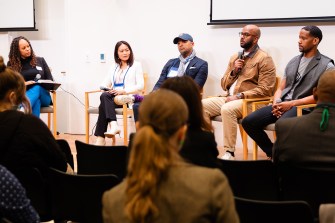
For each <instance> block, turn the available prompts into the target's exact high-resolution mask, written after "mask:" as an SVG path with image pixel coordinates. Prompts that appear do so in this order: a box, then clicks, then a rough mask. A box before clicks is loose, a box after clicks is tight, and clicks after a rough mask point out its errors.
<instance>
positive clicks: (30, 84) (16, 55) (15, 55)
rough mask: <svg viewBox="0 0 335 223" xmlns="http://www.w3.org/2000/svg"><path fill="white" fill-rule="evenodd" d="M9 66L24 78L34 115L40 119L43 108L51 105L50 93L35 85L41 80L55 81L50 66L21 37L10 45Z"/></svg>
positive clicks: (27, 41)
mask: <svg viewBox="0 0 335 223" xmlns="http://www.w3.org/2000/svg"><path fill="white" fill-rule="evenodd" d="M8 66H9V67H10V68H11V69H12V70H14V71H17V72H19V73H21V75H22V76H23V77H24V80H25V83H26V86H27V92H26V94H27V97H28V99H29V101H30V105H31V107H32V113H33V114H34V115H36V116H37V117H39V116H40V111H41V106H42V107H46V106H49V105H50V104H51V97H50V93H49V91H47V90H45V89H44V88H43V87H41V86H40V85H38V84H35V83H36V81H38V80H39V79H47V80H53V77H52V75H51V72H50V69H49V66H48V64H47V63H46V62H45V60H44V58H43V57H37V56H36V55H35V53H34V50H33V48H32V46H31V44H30V42H29V40H28V39H27V38H25V37H23V36H19V37H16V38H14V39H13V41H12V43H11V45H10V51H9V61H8Z"/></svg>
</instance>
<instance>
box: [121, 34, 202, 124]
mask: <svg viewBox="0 0 335 223" xmlns="http://www.w3.org/2000/svg"><path fill="white" fill-rule="evenodd" d="M173 43H174V44H177V45H178V50H179V52H180V55H179V57H178V58H174V59H170V60H169V61H168V62H167V63H166V64H165V66H164V68H163V70H162V72H161V75H160V77H159V79H158V81H157V83H156V84H155V86H154V88H153V91H155V90H157V89H159V88H160V87H161V85H162V84H163V82H164V81H165V80H166V79H168V78H171V77H181V76H184V75H186V76H190V77H191V78H192V79H194V81H195V83H196V84H197V85H198V86H199V89H202V88H203V87H204V85H205V82H206V80H207V76H208V63H207V62H206V61H204V60H202V59H200V58H199V57H197V56H196V52H195V50H194V48H193V46H194V42H193V38H192V36H191V35H189V34H187V33H181V34H180V35H179V36H177V37H176V38H174V40H173ZM142 100H143V96H140V95H123V96H119V97H115V103H117V104H118V105H123V104H126V103H131V102H135V103H134V105H133V110H134V119H135V122H136V121H137V120H138V107H139V105H140V102H141V101H142Z"/></svg>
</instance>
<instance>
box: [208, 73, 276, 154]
mask: <svg viewBox="0 0 335 223" xmlns="http://www.w3.org/2000/svg"><path fill="white" fill-rule="evenodd" d="M279 83H280V77H279V76H277V77H276V84H275V89H274V92H275V91H276V90H277V88H278V87H279ZM271 98H272V97H262V98H250V99H243V100H242V103H243V104H242V117H241V118H240V119H238V120H237V124H238V125H239V129H240V134H241V138H242V145H243V159H244V160H247V159H248V135H247V133H246V132H245V131H244V129H243V127H242V120H243V118H245V117H246V116H247V115H248V114H249V112H248V107H249V106H250V105H251V106H252V105H253V103H254V102H258V101H262V102H263V101H269V100H270V99H271ZM211 120H212V121H217V122H222V117H221V115H219V116H216V117H213V118H212V119H211Z"/></svg>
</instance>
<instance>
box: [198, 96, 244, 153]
mask: <svg viewBox="0 0 335 223" xmlns="http://www.w3.org/2000/svg"><path fill="white" fill-rule="evenodd" d="M202 104H203V108H204V113H205V118H206V119H207V120H209V119H210V118H212V117H215V116H218V115H221V116H222V125H223V147H224V150H225V151H226V150H229V151H231V152H234V151H235V146H236V134H237V119H240V118H242V104H243V102H242V99H239V100H234V101H230V102H228V103H226V97H211V98H206V99H203V100H202Z"/></svg>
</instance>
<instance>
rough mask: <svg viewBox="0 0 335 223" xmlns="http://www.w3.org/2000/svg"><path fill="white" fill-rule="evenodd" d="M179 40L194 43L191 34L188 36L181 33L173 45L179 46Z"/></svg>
mask: <svg viewBox="0 0 335 223" xmlns="http://www.w3.org/2000/svg"><path fill="white" fill-rule="evenodd" d="M179 39H182V40H189V41H191V42H193V38H192V36H191V35H190V34H187V33H180V34H179V36H177V37H176V38H174V39H173V43H174V44H177V43H178V40H179Z"/></svg>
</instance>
